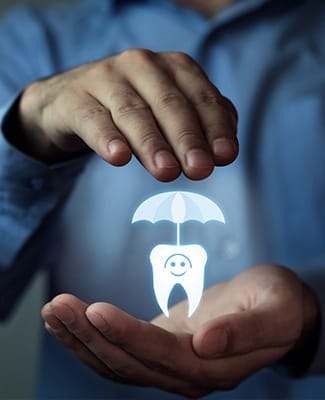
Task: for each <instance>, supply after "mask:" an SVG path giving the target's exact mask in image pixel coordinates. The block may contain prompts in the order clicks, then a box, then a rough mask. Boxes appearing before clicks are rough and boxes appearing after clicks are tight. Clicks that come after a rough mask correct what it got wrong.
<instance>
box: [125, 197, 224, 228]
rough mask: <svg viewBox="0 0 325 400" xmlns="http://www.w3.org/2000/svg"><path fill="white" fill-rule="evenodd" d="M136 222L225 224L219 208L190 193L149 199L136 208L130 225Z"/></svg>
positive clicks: (206, 199)
mask: <svg viewBox="0 0 325 400" xmlns="http://www.w3.org/2000/svg"><path fill="white" fill-rule="evenodd" d="M138 221H149V222H152V223H155V222H158V221H171V222H174V223H183V222H186V221H199V222H202V223H205V222H207V221H219V222H222V223H225V217H224V215H223V213H222V211H221V210H220V208H219V207H218V206H217V205H216V204H215V203H214V202H213V201H211V200H210V199H208V198H207V197H205V196H202V195H200V194H197V193H192V192H166V193H160V194H157V195H155V196H152V197H150V198H149V199H147V200H145V201H144V202H143V203H142V204H141V205H140V206H139V207H138V208H137V210H136V211H135V213H134V215H133V219H132V223H134V222H138Z"/></svg>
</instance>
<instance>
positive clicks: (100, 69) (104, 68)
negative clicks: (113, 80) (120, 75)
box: [89, 59, 114, 78]
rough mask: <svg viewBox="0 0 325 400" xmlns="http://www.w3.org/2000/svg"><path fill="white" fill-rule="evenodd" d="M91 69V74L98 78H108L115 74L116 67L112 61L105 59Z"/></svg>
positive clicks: (91, 66) (92, 65) (94, 64)
mask: <svg viewBox="0 0 325 400" xmlns="http://www.w3.org/2000/svg"><path fill="white" fill-rule="evenodd" d="M89 69H90V71H89V72H91V73H92V74H93V75H94V76H95V77H96V78H98V77H103V78H107V76H109V75H111V74H112V73H114V65H113V63H112V61H111V59H105V60H102V61H99V62H95V63H93V64H91V65H90V67H89Z"/></svg>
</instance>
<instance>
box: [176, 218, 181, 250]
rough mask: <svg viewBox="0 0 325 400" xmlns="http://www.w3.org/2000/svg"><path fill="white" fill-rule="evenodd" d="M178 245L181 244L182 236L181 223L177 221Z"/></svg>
mask: <svg viewBox="0 0 325 400" xmlns="http://www.w3.org/2000/svg"><path fill="white" fill-rule="evenodd" d="M176 225H177V246H179V245H180V237H181V224H180V223H179V222H177V224H176Z"/></svg>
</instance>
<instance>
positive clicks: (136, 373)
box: [42, 265, 318, 397]
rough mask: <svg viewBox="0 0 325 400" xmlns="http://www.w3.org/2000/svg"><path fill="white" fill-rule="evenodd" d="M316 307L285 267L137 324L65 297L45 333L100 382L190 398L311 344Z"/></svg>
mask: <svg viewBox="0 0 325 400" xmlns="http://www.w3.org/2000/svg"><path fill="white" fill-rule="evenodd" d="M317 312H318V311H317V306H316V300H315V297H314V295H313V293H312V292H311V290H310V289H308V288H307V287H306V286H305V285H303V284H302V283H301V281H300V280H299V279H298V277H297V276H296V275H295V274H294V273H292V272H291V271H289V270H288V269H286V268H283V267H279V266H274V265H265V266H258V267H252V268H250V269H248V270H246V271H244V272H242V273H241V274H239V275H237V276H236V277H235V278H233V279H232V280H230V281H227V282H223V283H220V284H217V285H215V286H213V287H211V288H210V289H208V290H207V291H206V292H205V293H204V295H203V298H202V301H201V305H200V307H199V308H198V310H197V311H196V312H195V314H194V315H193V316H192V317H191V318H187V317H186V315H187V302H186V301H184V302H182V303H179V304H178V305H176V306H175V307H173V308H172V309H171V310H170V318H166V317H164V316H159V317H158V318H156V319H154V320H153V321H151V322H145V321H141V320H137V319H136V318H134V317H132V316H130V315H128V314H127V313H125V312H123V311H122V310H119V309H118V308H116V307H114V306H113V305H110V304H107V303H95V304H92V305H90V306H88V305H87V304H85V303H83V302H81V301H80V300H79V299H77V298H76V297H74V296H71V295H67V294H64V295H60V296H57V297H56V298H54V299H53V300H52V301H51V302H50V303H48V304H46V305H45V306H44V308H43V310H42V315H43V318H44V319H45V321H46V322H45V326H46V328H47V330H48V331H49V332H50V333H51V334H53V335H54V336H55V337H56V338H57V339H58V340H59V341H60V342H61V343H62V344H63V345H64V346H66V347H67V348H69V349H70V350H71V351H72V352H73V353H74V354H75V355H76V356H77V357H79V359H80V360H81V361H83V362H84V363H86V364H87V365H88V366H90V367H91V368H92V369H94V370H95V371H96V372H97V373H98V374H100V375H101V376H103V377H105V378H107V379H112V380H117V381H120V382H124V383H127V384H134V385H142V386H153V387H157V388H160V389H163V390H166V391H170V392H174V393H180V394H182V395H185V396H189V397H200V396H203V395H206V394H208V393H210V392H212V391H214V390H217V389H221V390H225V389H232V388H234V387H236V386H237V385H239V384H240V382H241V381H242V380H243V379H245V378H246V377H247V376H249V375H250V374H252V373H254V372H255V371H257V370H259V369H262V368H264V367H265V366H268V365H270V364H272V363H275V362H276V361H278V360H279V359H281V358H282V357H283V356H284V355H285V354H286V353H287V352H289V351H290V350H293V349H295V348H298V347H299V346H301V343H302V342H304V341H306V340H308V337H309V335H310V334H311V333H312V331H313V329H314V327H315V321H316V318H317Z"/></svg>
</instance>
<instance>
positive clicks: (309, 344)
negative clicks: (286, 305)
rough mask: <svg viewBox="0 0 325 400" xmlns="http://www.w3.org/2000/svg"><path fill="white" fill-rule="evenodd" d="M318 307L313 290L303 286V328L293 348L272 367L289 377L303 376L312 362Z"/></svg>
mask: <svg viewBox="0 0 325 400" xmlns="http://www.w3.org/2000/svg"><path fill="white" fill-rule="evenodd" d="M319 337H320V307H319V303H318V299H317V296H316V295H315V293H314V292H313V290H312V289H311V288H310V287H309V286H307V285H306V284H303V326H302V330H301V334H300V336H299V338H298V340H297V341H296V344H295V346H294V347H293V348H292V349H291V350H290V351H289V352H288V353H287V354H286V355H285V356H284V357H283V358H282V359H281V360H279V361H278V362H277V364H276V365H274V366H273V369H275V370H276V371H278V372H280V373H281V374H284V375H286V376H291V377H300V376H302V375H304V374H305V373H306V372H307V370H308V368H309V367H310V365H311V364H312V362H313V359H314V357H315V354H316V352H317V349H318V345H319Z"/></svg>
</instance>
